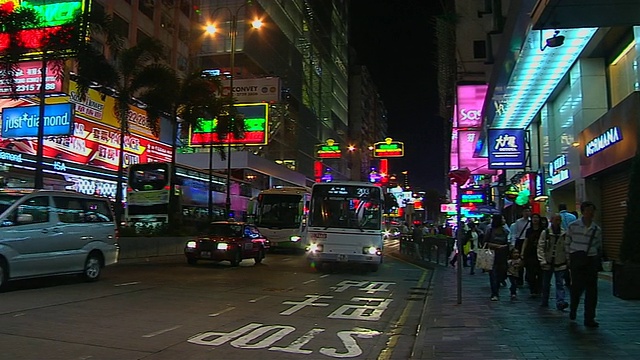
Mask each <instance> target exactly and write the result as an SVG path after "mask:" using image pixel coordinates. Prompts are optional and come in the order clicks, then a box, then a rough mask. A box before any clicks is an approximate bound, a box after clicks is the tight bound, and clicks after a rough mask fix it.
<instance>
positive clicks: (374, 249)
mask: <svg viewBox="0 0 640 360" xmlns="http://www.w3.org/2000/svg"><path fill="white" fill-rule="evenodd" d="M362 253H363V254H368V255H380V254H382V251H380V249H379V248H377V247H375V246H367V247H365V248H363V249H362Z"/></svg>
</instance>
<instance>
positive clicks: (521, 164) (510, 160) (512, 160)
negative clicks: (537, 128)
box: [487, 129, 526, 169]
mask: <svg viewBox="0 0 640 360" xmlns="http://www.w3.org/2000/svg"><path fill="white" fill-rule="evenodd" d="M488 135H489V136H488V141H487V147H488V150H489V169H524V168H525V159H526V146H525V131H524V130H523V129H489V134H488Z"/></svg>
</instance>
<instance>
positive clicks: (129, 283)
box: [113, 281, 140, 287]
mask: <svg viewBox="0 0 640 360" xmlns="http://www.w3.org/2000/svg"><path fill="white" fill-rule="evenodd" d="M138 284H140V281H133V282H128V283H122V284H115V285H113V286H116V287H117V286H129V285H138Z"/></svg>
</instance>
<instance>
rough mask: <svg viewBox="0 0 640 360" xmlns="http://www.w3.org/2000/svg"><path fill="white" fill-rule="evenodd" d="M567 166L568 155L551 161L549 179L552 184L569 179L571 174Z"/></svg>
mask: <svg viewBox="0 0 640 360" xmlns="http://www.w3.org/2000/svg"><path fill="white" fill-rule="evenodd" d="M566 166H567V155H564V154H562V155H560V156H558V157H557V158H555V159H554V160H553V161H551V162H550V163H549V179H548V180H547V181H548V182H549V183H550V184H551V185H557V184H559V183H561V182H563V181H565V180H568V179H569V178H570V177H571V176H570V174H569V169H567V168H565V167H566Z"/></svg>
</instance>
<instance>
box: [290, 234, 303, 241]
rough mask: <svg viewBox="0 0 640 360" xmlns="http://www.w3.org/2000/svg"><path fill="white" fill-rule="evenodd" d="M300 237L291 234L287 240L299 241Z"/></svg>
mask: <svg viewBox="0 0 640 360" xmlns="http://www.w3.org/2000/svg"><path fill="white" fill-rule="evenodd" d="M300 239H302V238H301V237H300V236H298V235H291V237H289V240H291V241H293V242H298V241H300Z"/></svg>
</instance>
